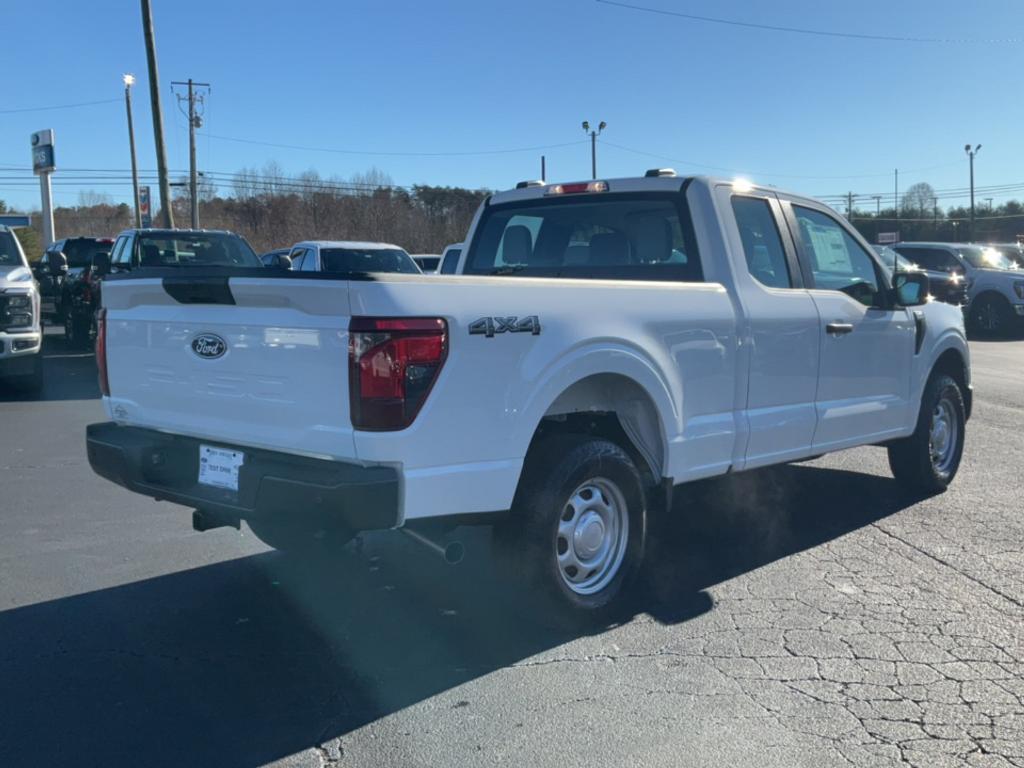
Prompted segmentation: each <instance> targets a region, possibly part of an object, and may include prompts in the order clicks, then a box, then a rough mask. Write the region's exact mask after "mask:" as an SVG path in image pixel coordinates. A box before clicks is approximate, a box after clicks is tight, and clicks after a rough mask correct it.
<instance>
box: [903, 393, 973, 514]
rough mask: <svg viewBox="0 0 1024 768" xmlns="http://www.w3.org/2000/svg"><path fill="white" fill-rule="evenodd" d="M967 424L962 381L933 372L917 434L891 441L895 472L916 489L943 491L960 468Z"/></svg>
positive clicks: (923, 399) (918, 422) (910, 486)
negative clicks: (958, 381)
mask: <svg viewBox="0 0 1024 768" xmlns="http://www.w3.org/2000/svg"><path fill="white" fill-rule="evenodd" d="M964 427H965V418H964V399H963V393H962V392H961V391H960V385H959V384H957V382H956V380H955V379H953V378H952V377H951V376H948V375H947V374H944V373H938V374H932V377H931V378H930V379H929V380H928V384H927V385H926V386H925V389H924V395H923V396H922V397H921V411H920V413H919V414H918V418H917V427H916V429H915V430H914V434H912V435H911V436H910V437H907V438H904V439H903V440H898V441H896V442H894V443H892V444H890V445H889V467H890V468H891V469H892V473H893V476H894V477H895V478H896V480H898V481H899V482H900V484H901V485H903V486H904V487H906V488H907V489H908V490H909V491H911V492H913V493H920V494H924V495H931V494H935V493H942V492H943V491H944V490H946V488H947V487H948V486H949V484H950V483H951V482H952V480H953V478H954V477H955V476H956V472H957V470H958V469H959V468H960V459H961V457H962V455H963V451H964V435H965V433H964Z"/></svg>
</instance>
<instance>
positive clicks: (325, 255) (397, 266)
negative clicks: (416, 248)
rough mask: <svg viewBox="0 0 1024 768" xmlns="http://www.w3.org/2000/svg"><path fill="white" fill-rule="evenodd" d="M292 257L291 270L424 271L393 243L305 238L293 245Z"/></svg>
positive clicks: (409, 272)
mask: <svg viewBox="0 0 1024 768" xmlns="http://www.w3.org/2000/svg"><path fill="white" fill-rule="evenodd" d="M288 258H289V259H291V269H292V270H294V271H296V272H334V273H339V274H341V273H343V274H354V273H369V272H397V273H404V274H410V275H413V274H419V273H420V268H419V267H418V266H416V262H415V261H413V260H412V257H411V256H410V255H409V254H408V253H406V251H405V249H404V248H400V247H399V246H397V245H392V244H391V243H364V242H358V241H355V240H304V241H303V242H301V243H296V244H295V245H293V246H292V249H291V252H290V253H289V254H288Z"/></svg>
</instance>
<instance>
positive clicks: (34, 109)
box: [0, 98, 121, 115]
mask: <svg viewBox="0 0 1024 768" xmlns="http://www.w3.org/2000/svg"><path fill="white" fill-rule="evenodd" d="M115 101H116V102H120V101H121V99H120V98H117V99H103V100H102V101H81V102H79V103H77V104H56V105H54V106H52V107H22V108H21V109H0V115H13V114H16V113H20V112H49V111H51V110H54V109H78V108H79V107H94V106H96V105H97V104H113V103H114V102H115Z"/></svg>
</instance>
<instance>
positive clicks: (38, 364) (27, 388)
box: [17, 350, 43, 395]
mask: <svg viewBox="0 0 1024 768" xmlns="http://www.w3.org/2000/svg"><path fill="white" fill-rule="evenodd" d="M17 386H18V387H19V388H20V389H21V391H22V392H27V393H28V394H32V395H38V394H39V393H40V392H41V391H42V390H43V351H42V350H39V352H38V353H36V354H35V355H34V356H33V360H32V372H31V373H27V374H25V375H24V376H20V377H19V378H18V379H17Z"/></svg>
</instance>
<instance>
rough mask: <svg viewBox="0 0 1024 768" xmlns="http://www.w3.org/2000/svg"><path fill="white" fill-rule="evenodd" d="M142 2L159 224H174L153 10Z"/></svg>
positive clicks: (147, 2) (165, 225)
mask: <svg viewBox="0 0 1024 768" xmlns="http://www.w3.org/2000/svg"><path fill="white" fill-rule="evenodd" d="M141 2H142V33H143V35H144V36H145V38H146V63H147V64H148V65H149V101H150V105H151V106H152V108H153V143H154V144H156V172H157V176H158V177H159V179H160V224H161V226H164V227H167V228H171V227H173V226H174V213H173V212H172V211H171V185H170V182H169V181H168V179H167V150H166V148H165V147H164V113H163V110H162V109H161V108H160V75H159V73H158V72H157V68H156V45H155V43H154V42H153V11H152V9H151V8H150V0H141Z"/></svg>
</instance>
